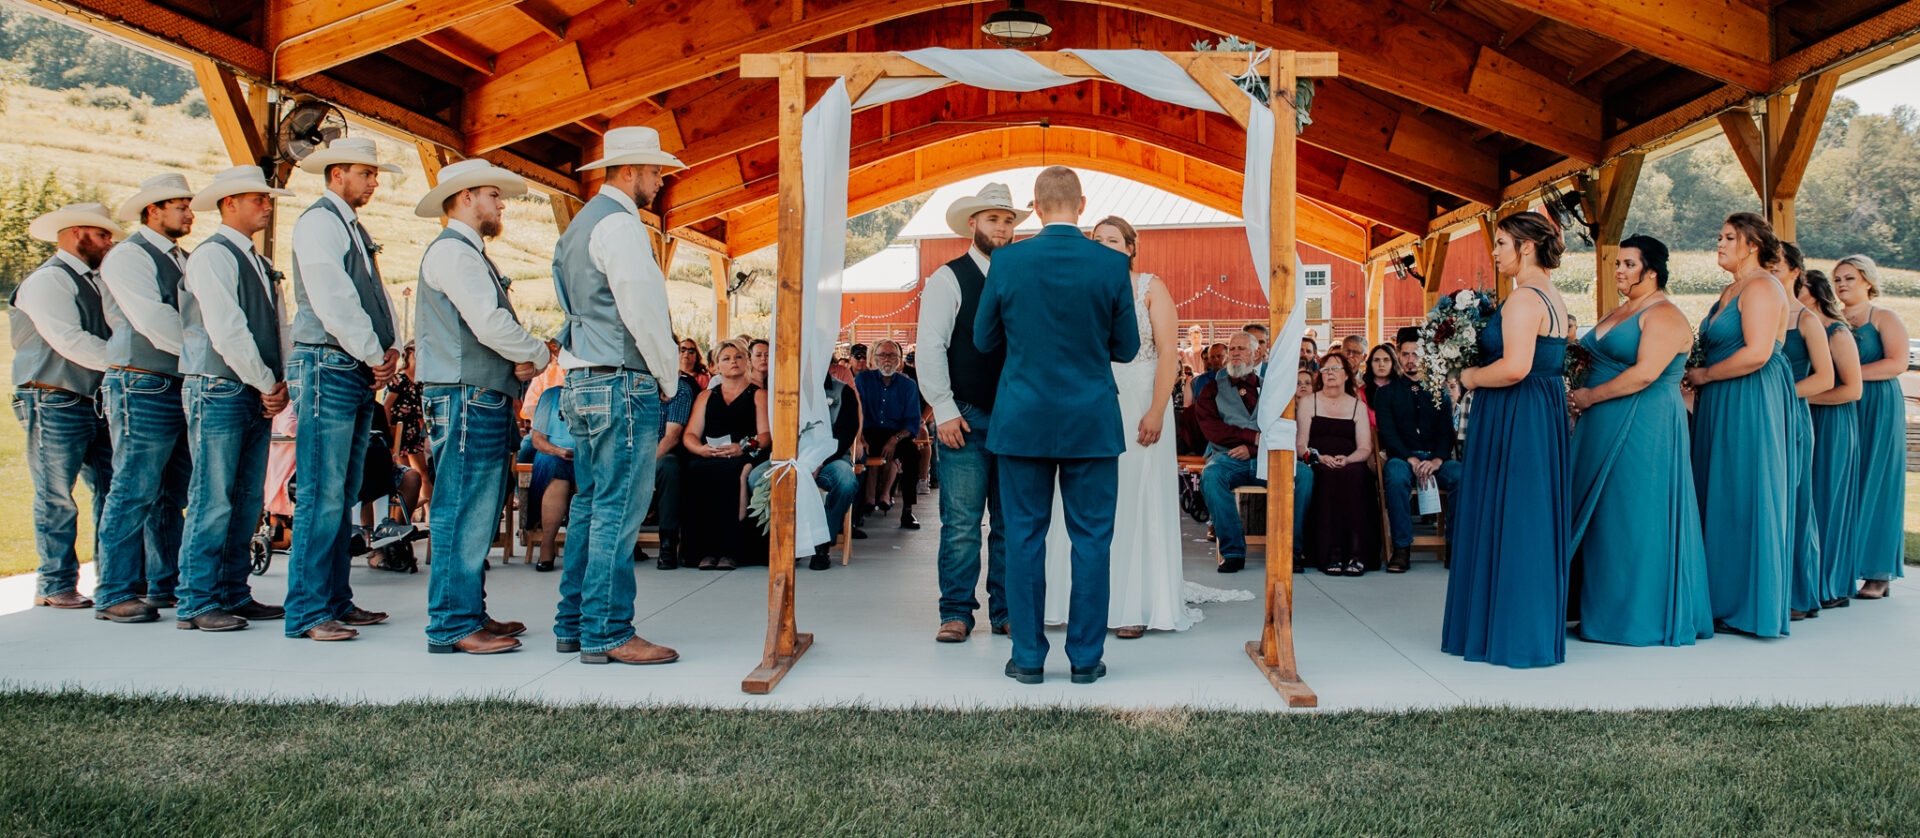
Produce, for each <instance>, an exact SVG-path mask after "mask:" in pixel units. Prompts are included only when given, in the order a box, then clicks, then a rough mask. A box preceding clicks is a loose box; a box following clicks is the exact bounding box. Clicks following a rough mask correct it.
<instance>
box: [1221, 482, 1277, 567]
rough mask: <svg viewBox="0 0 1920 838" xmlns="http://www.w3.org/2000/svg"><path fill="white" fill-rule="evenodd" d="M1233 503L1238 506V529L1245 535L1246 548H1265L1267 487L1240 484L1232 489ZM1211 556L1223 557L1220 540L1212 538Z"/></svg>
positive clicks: (1250, 549) (1263, 549)
mask: <svg viewBox="0 0 1920 838" xmlns="http://www.w3.org/2000/svg"><path fill="white" fill-rule="evenodd" d="M1233 500H1234V503H1235V504H1237V505H1238V506H1239V507H1240V531H1241V533H1243V534H1244V535H1245V537H1246V541H1247V550H1248V551H1252V550H1253V548H1255V547H1258V548H1260V549H1261V551H1262V552H1264V551H1265V550H1266V549H1267V487H1265V486H1240V487H1238V488H1235V489H1234V490H1233ZM1213 558H1214V560H1215V561H1220V560H1222V559H1224V558H1225V556H1222V555H1221V553H1220V540H1219V539H1214V542H1213Z"/></svg>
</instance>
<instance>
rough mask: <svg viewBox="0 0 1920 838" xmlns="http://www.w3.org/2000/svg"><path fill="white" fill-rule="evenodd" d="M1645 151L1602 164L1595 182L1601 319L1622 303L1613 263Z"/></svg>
mask: <svg viewBox="0 0 1920 838" xmlns="http://www.w3.org/2000/svg"><path fill="white" fill-rule="evenodd" d="M1646 159H1647V156H1646V155H1645V154H1643V153H1639V152H1635V153H1633V154H1628V155H1624V156H1622V157H1620V158H1618V159H1616V160H1614V161H1613V162H1610V163H1608V164H1606V165H1604V166H1601V167H1600V180H1599V182H1598V183H1596V184H1595V185H1594V193H1595V194H1594V195H1593V198H1592V208H1591V209H1590V210H1589V212H1590V213H1591V215H1589V216H1588V217H1590V218H1592V219H1593V221H1594V227H1595V230H1596V233H1597V235H1595V236H1594V241H1593V318H1594V322H1595V323H1598V322H1600V318H1602V317H1605V316H1607V313H1608V312H1610V311H1613V310H1614V309H1615V308H1618V307H1619V306H1620V293H1619V290H1618V289H1616V288H1615V287H1614V284H1613V263H1614V260H1615V259H1617V258H1619V256H1620V236H1621V234H1622V233H1624V232H1625V231H1626V226H1627V208H1628V206H1630V205H1631V204H1632V203H1633V189H1634V187H1635V186H1636V185H1638V184H1639V182H1640V166H1641V164H1642V163H1644V162H1645V161H1646Z"/></svg>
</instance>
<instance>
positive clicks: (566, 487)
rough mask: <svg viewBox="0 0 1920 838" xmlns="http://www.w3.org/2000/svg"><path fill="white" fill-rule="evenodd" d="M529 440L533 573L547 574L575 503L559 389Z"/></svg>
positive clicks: (547, 393) (544, 404)
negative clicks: (535, 529)
mask: <svg viewBox="0 0 1920 838" xmlns="http://www.w3.org/2000/svg"><path fill="white" fill-rule="evenodd" d="M555 366H558V365H557V364H556V365H555ZM674 395H675V396H676V397H677V396H678V395H679V394H678V393H676V394H674ZM528 439H530V440H532V441H533V450H534V452H535V453H534V455H533V474H532V475H531V478H530V479H529V480H528V481H527V502H528V503H530V504H533V505H534V509H536V510H538V511H539V513H540V519H539V524H540V545H539V547H538V552H536V553H534V554H533V558H534V559H535V561H534V564H533V569H534V570H537V571H539V572H541V573H546V572H547V571H550V570H553V560H554V557H555V556H556V555H558V554H556V553H555V552H554V543H555V541H556V540H557V538H556V536H557V535H558V533H559V532H560V526H561V525H562V524H565V523H566V521H567V508H568V506H569V505H570V504H571V503H572V502H573V483H574V480H573V432H572V431H569V430H567V420H566V419H565V417H562V416H561V415H560V388H559V387H549V388H547V389H546V390H543V391H541V393H540V401H539V402H538V403H537V404H536V405H535V406H534V408H533V431H532V432H531V433H529V434H528Z"/></svg>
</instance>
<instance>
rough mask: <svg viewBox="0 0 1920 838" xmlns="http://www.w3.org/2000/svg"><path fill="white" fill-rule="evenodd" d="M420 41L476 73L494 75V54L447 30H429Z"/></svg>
mask: <svg viewBox="0 0 1920 838" xmlns="http://www.w3.org/2000/svg"><path fill="white" fill-rule="evenodd" d="M420 43H422V44H425V45H427V47H428V48H430V49H432V50H433V51H434V52H437V53H440V54H441V55H444V56H446V57H448V58H451V59H453V60H454V61H456V62H459V63H460V64H461V65H464V66H465V67H467V69H470V70H472V71H474V72H476V73H480V74H482V75H488V76H491V75H493V56H491V55H487V54H486V53H483V52H481V51H480V50H477V49H474V48H473V47H471V46H468V45H467V44H466V43H465V42H463V41H461V40H460V39H458V38H455V37H454V36H452V35H449V34H447V33H445V32H428V33H427V34H425V35H421V36H420Z"/></svg>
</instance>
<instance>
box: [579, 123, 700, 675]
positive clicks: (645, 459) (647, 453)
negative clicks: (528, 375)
mask: <svg viewBox="0 0 1920 838" xmlns="http://www.w3.org/2000/svg"><path fill="white" fill-rule="evenodd" d="M604 144H605V149H606V156H605V157H603V158H601V159H599V160H595V161H594V162H592V163H589V164H587V165H585V166H581V167H580V168H581V169H583V170H585V169H605V170H606V176H607V179H606V182H604V183H602V184H601V185H600V191H599V193H598V194H596V195H594V197H593V200H591V201H588V202H587V205H586V206H585V207H583V208H581V210H580V212H578V213H576V214H575V215H574V216H573V222H572V223H571V224H569V225H567V230H566V232H565V233H563V234H561V236H560V243H559V244H558V245H556V246H555V248H554V253H553V285H554V291H555V293H556V295H557V296H558V297H559V299H560V308H561V310H562V311H564V312H565V313H566V316H567V323H566V326H564V327H562V328H561V330H560V335H559V344H560V366H561V367H563V368H564V369H566V371H567V378H566V389H564V390H563V391H561V396H560V409H561V411H562V412H563V413H564V414H565V416H566V419H567V428H568V430H569V431H571V432H572V433H573V441H574V449H573V451H574V453H573V461H574V475H575V478H576V480H577V483H576V484H575V485H576V488H577V490H578V491H577V493H576V494H575V495H574V496H573V506H572V508H571V509H570V510H569V512H568V517H567V528H568V530H569V533H570V535H569V539H568V540H569V541H571V542H572V543H573V545H574V546H575V547H577V548H578V549H575V550H570V551H569V553H568V557H567V564H566V568H565V572H564V573H563V574H562V575H561V578H560V607H559V613H558V614H557V615H556V616H555V618H554V629H553V633H554V637H555V639H556V642H555V648H556V649H558V650H559V651H560V652H574V651H578V652H579V653H580V662H581V663H596V664H597V663H614V662H618V663H628V664H659V663H672V662H673V661H676V660H679V659H680V653H679V652H675V651H674V650H672V649H669V648H667V647H665V646H659V645H655V644H653V643H649V642H647V641H646V640H643V639H641V638H640V637H639V636H638V635H636V634H635V633H634V630H633V597H634V593H635V590H634V577H633V549H634V544H635V543H636V542H637V541H638V539H639V535H640V519H642V518H644V517H646V514H647V506H648V504H650V503H651V502H652V500H653V483H654V467H655V448H656V446H657V444H658V443H659V441H660V440H659V433H660V411H661V402H662V401H665V400H669V399H672V398H673V394H674V392H675V391H676V390H677V389H678V388H679V386H680V377H679V375H678V374H677V371H678V370H679V353H678V349H679V347H678V346H677V345H675V343H674V340H673V324H672V323H670V322H669V321H668V317H667V283H666V276H665V275H664V274H662V273H661V271H660V265H659V263H657V262H655V261H654V258H653V253H652V251H651V248H649V247H648V246H647V242H648V235H649V234H648V232H647V228H646V227H645V226H644V225H642V224H641V223H640V215H639V210H640V206H641V205H643V204H649V203H652V202H653V196H654V195H655V194H656V193H658V192H659V191H660V185H661V184H662V183H663V182H664V176H663V174H662V171H663V169H664V167H668V166H671V167H674V168H685V166H684V165H683V164H681V162H680V161H679V160H678V159H676V158H674V156H673V155H671V154H667V153H666V152H664V151H661V150H660V135H659V134H658V133H656V132H655V131H654V130H653V129H651V128H615V129H613V130H610V131H608V132H607V134H606V137H605V138H604ZM655 371H657V372H658V374H657V375H656V373H655Z"/></svg>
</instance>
